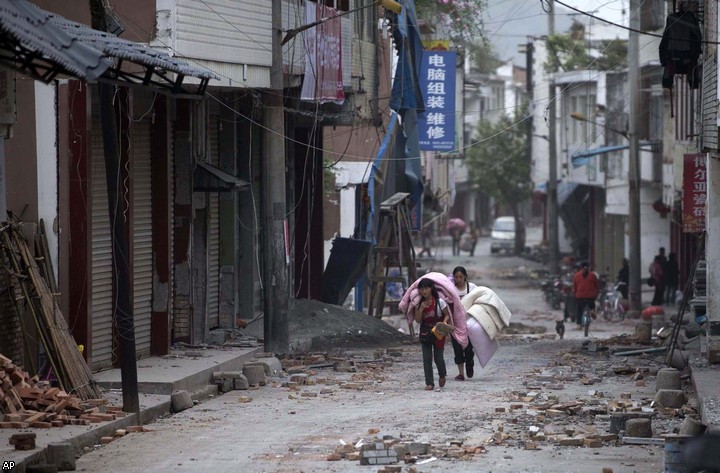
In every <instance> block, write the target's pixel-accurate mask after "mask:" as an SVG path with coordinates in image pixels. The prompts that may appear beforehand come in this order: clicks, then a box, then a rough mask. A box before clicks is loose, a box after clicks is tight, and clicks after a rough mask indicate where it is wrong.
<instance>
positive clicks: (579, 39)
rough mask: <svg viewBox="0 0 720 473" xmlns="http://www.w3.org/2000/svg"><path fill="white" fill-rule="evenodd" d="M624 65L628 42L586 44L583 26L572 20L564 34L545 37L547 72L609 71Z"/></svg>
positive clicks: (614, 41) (606, 41)
mask: <svg viewBox="0 0 720 473" xmlns="http://www.w3.org/2000/svg"><path fill="white" fill-rule="evenodd" d="M588 47H589V48H590V49H588ZM626 67H627V41H625V40H619V39H616V40H612V41H608V40H604V41H600V42H598V43H596V44H594V45H590V46H588V42H587V41H586V39H585V27H584V26H583V25H582V24H581V23H579V22H575V23H573V25H572V26H571V27H570V30H569V31H568V32H567V33H560V34H554V35H551V36H550V37H549V38H548V61H547V63H546V64H545V70H546V71H578V70H583V69H595V70H598V71H609V70H612V69H625V68H626Z"/></svg>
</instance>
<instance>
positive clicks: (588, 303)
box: [575, 299, 595, 325]
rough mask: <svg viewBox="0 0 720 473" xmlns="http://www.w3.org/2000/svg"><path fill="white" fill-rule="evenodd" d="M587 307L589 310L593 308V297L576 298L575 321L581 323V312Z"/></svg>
mask: <svg viewBox="0 0 720 473" xmlns="http://www.w3.org/2000/svg"><path fill="white" fill-rule="evenodd" d="M585 307H587V308H588V309H590V310H595V299H577V312H576V313H575V323H576V324H578V325H582V313H583V310H585Z"/></svg>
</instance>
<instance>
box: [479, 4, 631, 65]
mask: <svg viewBox="0 0 720 473" xmlns="http://www.w3.org/2000/svg"><path fill="white" fill-rule="evenodd" d="M562 2H563V3H566V4H568V5H571V6H573V7H575V8H577V9H578V10H582V11H586V12H594V13H593V14H594V15H595V16H598V17H601V18H605V19H607V20H610V21H613V22H615V23H620V24H624V25H627V23H628V17H627V8H628V6H629V0H562ZM487 3H488V9H487V10H486V11H485V12H484V14H483V22H484V27H485V31H486V32H487V33H486V35H487V37H488V39H489V41H490V42H491V43H492V44H493V45H494V46H495V49H496V51H497V53H498V55H499V56H500V58H501V59H504V60H508V59H514V60H515V62H516V63H519V62H524V58H522V57H521V56H520V54H519V53H518V52H517V45H518V44H520V43H525V42H527V38H528V36H542V35H545V34H547V26H548V25H547V23H548V21H547V14H546V13H545V12H544V11H543V10H542V6H541V3H540V0H488V1H487ZM595 10H597V11H595ZM623 12H625V13H623ZM573 18H576V19H578V21H582V22H583V23H585V24H586V25H588V27H589V28H592V27H593V26H594V25H598V24H603V23H602V22H600V21H599V20H595V19H592V18H590V17H588V16H585V15H581V14H579V13H576V12H573V11H572V10H568V9H565V8H564V7H563V6H561V5H559V4H557V3H556V4H555V31H556V32H563V31H567V29H568V28H569V27H570V25H571V24H572V21H573Z"/></svg>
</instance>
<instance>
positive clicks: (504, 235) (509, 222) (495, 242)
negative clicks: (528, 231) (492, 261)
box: [490, 217, 525, 253]
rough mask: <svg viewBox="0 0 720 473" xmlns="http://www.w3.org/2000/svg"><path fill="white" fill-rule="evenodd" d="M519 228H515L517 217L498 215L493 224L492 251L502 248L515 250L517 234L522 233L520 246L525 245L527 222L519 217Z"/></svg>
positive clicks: (495, 251) (491, 235)
mask: <svg viewBox="0 0 720 473" xmlns="http://www.w3.org/2000/svg"><path fill="white" fill-rule="evenodd" d="M518 221H519V225H518V227H519V228H517V229H516V228H515V217H498V218H496V219H495V221H494V222H493V225H492V232H491V234H490V237H491V242H490V253H497V252H499V251H500V250H505V251H510V252H515V234H516V233H518V232H519V233H520V247H521V248H524V247H525V224H524V223H523V221H522V220H520V219H518Z"/></svg>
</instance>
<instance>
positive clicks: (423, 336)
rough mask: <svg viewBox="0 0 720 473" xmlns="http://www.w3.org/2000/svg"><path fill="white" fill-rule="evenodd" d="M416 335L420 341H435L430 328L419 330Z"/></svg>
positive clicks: (428, 342)
mask: <svg viewBox="0 0 720 473" xmlns="http://www.w3.org/2000/svg"><path fill="white" fill-rule="evenodd" d="M418 337H419V338H420V343H427V344H430V343H435V340H436V338H435V335H433V333H432V332H431V331H430V330H428V331H427V332H424V331H420V334H419V335H418Z"/></svg>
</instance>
